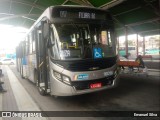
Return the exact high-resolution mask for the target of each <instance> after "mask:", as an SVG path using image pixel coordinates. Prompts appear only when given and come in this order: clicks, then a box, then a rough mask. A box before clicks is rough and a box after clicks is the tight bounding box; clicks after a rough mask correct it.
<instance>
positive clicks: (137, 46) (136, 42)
mask: <svg viewBox="0 0 160 120" xmlns="http://www.w3.org/2000/svg"><path fill="white" fill-rule="evenodd" d="M136 44H137V46H136V51H137V56H138V49H139V47H138V46H139V45H138V33H137V42H136Z"/></svg>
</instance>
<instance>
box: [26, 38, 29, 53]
mask: <svg viewBox="0 0 160 120" xmlns="http://www.w3.org/2000/svg"><path fill="white" fill-rule="evenodd" d="M28 40H29V39H28V36H27V37H26V40H25V44H26V49H25V55H28V52H29V44H28V42H29V41H28Z"/></svg>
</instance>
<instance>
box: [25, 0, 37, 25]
mask: <svg viewBox="0 0 160 120" xmlns="http://www.w3.org/2000/svg"><path fill="white" fill-rule="evenodd" d="M37 1H38V0H35V1H34V2H33V4H36V2H37ZM33 8H34V6H32V8H31V9H30V11H29V13H28V15H30V14H31V12H32V10H33ZM31 20H32V19H31ZM25 22H26V19H25V20H24V22H23V23H22V26H24V25H25Z"/></svg>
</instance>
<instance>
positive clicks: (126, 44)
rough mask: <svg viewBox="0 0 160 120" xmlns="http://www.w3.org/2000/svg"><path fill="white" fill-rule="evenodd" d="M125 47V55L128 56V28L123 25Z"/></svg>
mask: <svg viewBox="0 0 160 120" xmlns="http://www.w3.org/2000/svg"><path fill="white" fill-rule="evenodd" d="M125 47H126V56H127V57H128V28H127V27H125Z"/></svg>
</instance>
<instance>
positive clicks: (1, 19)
mask: <svg viewBox="0 0 160 120" xmlns="http://www.w3.org/2000/svg"><path fill="white" fill-rule="evenodd" d="M38 16H40V14H29V15H28V14H19V15H12V14H11V15H10V16H7V17H3V18H0V22H1V21H4V20H8V19H13V18H19V17H22V18H27V19H30V20H31V19H32V18H29V17H38ZM32 20H34V19H32Z"/></svg>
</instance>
